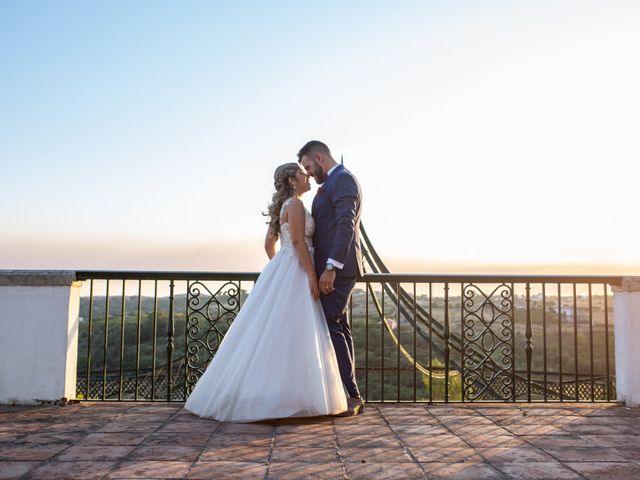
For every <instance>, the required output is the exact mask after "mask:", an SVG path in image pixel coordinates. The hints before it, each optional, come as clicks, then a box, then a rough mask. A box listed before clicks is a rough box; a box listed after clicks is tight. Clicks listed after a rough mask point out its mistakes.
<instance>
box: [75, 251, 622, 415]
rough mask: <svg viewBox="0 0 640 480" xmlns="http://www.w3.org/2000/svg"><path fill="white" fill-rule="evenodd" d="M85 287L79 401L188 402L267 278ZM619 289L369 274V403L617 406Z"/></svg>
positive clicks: (146, 279) (165, 278)
mask: <svg viewBox="0 0 640 480" xmlns="http://www.w3.org/2000/svg"><path fill="white" fill-rule="evenodd" d="M365 240H366V239H365ZM364 244H365V246H366V241H365V242H364ZM373 254H375V252H371V251H370V250H368V249H366V248H365V258H366V259H367V265H368V269H369V270H370V271H378V272H380V270H382V268H381V266H382V267H384V266H383V265H382V264H381V262H380V263H377V262H376V260H375V258H372V257H373ZM77 278H78V279H79V280H84V281H85V282H84V283H85V286H84V287H83V288H84V292H83V296H82V297H81V317H82V320H81V322H80V334H79V350H78V357H79V359H78V372H77V378H78V386H77V394H78V397H79V398H84V399H90V400H145V401H148V400H159V401H184V400H185V399H186V398H187V397H188V395H189V393H190V392H191V390H192V389H193V386H194V385H195V383H196V382H197V380H198V378H199V377H200V375H201V374H202V372H203V371H204V369H205V368H206V366H207V365H208V363H209V362H210V360H211V359H212V358H213V356H214V355H215V353H216V351H217V348H218V346H219V344H220V342H221V341H222V339H223V338H224V335H225V333H226V331H227V329H228V328H229V326H230V325H231V324H232V322H233V319H234V318H235V316H236V314H237V312H238V311H239V309H240V308H241V306H242V303H243V301H244V299H245V298H246V296H247V295H250V291H251V287H252V286H253V283H254V282H255V280H256V279H257V278H258V274H257V273H206V272H112V271H107V272H105V271H80V272H77ZM620 281H621V279H620V277H613V276H524V275H407V274H390V273H385V272H382V273H368V274H365V275H364V277H363V278H362V279H360V281H359V282H358V284H357V285H356V289H355V290H354V293H353V294H352V297H351V300H350V303H349V317H350V322H351V327H352V331H353V337H354V343H355V352H356V373H357V378H358V383H359V385H360V387H361V390H362V392H363V395H364V396H365V399H366V400H367V401H369V402H403V401H407V402H430V403H436V402H481V401H504V402H521V401H523V402H530V401H533V402H545V401H559V402H579V401H591V402H598V401H605V402H607V401H612V400H615V398H616V394H615V365H614V361H613V357H614V338H613V315H612V301H611V291H610V290H611V286H613V285H617V284H619V283H620Z"/></svg>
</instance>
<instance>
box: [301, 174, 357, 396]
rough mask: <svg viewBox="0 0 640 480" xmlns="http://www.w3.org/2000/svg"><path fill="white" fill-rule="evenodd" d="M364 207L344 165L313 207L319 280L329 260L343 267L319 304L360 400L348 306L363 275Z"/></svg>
mask: <svg viewBox="0 0 640 480" xmlns="http://www.w3.org/2000/svg"><path fill="white" fill-rule="evenodd" d="M361 204H362V192H361V190H360V185H358V181H357V180H356V179H355V177H354V176H353V175H352V174H351V172H349V171H348V170H347V169H346V168H344V166H342V165H338V166H337V167H335V168H334V170H333V171H332V172H331V175H328V176H327V177H326V178H325V181H324V183H323V184H322V185H321V186H320V188H319V189H318V192H317V194H316V196H315V198H314V199H313V206H312V208H311V213H312V215H313V218H314V220H315V224H316V228H315V233H314V236H313V243H314V246H315V252H314V261H315V268H316V273H317V274H318V277H319V276H320V275H321V274H322V272H323V271H324V269H325V265H326V264H327V260H328V259H329V258H331V259H332V260H335V261H336V262H339V263H342V264H343V265H344V266H343V268H341V269H340V268H336V269H335V271H336V279H335V282H334V285H333V286H334V288H335V290H334V291H333V292H331V293H330V294H328V295H320V301H321V302H322V308H323V310H324V314H325V316H326V317H327V324H328V326H329V332H330V333H331V340H332V342H333V347H334V349H335V351H336V357H337V359H338V367H339V369H340V377H341V379H342V382H343V383H344V385H345V387H346V389H347V391H348V392H349V395H350V396H352V397H359V396H360V392H359V391H358V385H357V384H356V378H355V368H354V355H353V338H352V336H351V328H350V327H349V322H348V321H347V304H348V302H349V297H350V295H351V291H352V290H353V287H354V286H355V284H356V280H357V278H358V276H359V275H362V255H361V252H360V211H361Z"/></svg>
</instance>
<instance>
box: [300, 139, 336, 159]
mask: <svg viewBox="0 0 640 480" xmlns="http://www.w3.org/2000/svg"><path fill="white" fill-rule="evenodd" d="M315 152H319V153H324V154H325V155H328V156H329V157H331V150H329V147H327V145H326V143H322V142H321V141H320V140H311V141H309V142H307V143H305V144H304V147H302V148H301V149H300V151H299V152H298V162H300V160H302V157H304V156H305V155H309V154H310V153H315Z"/></svg>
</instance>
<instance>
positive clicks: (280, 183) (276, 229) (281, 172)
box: [263, 162, 300, 239]
mask: <svg viewBox="0 0 640 480" xmlns="http://www.w3.org/2000/svg"><path fill="white" fill-rule="evenodd" d="M298 170H300V165H298V164H297V163H293V162H291V163H285V164H284V165H280V166H279V167H278V168H276V171H275V173H274V174H273V186H274V187H275V189H276V191H275V193H274V194H273V197H272V198H271V204H270V205H269V210H268V212H267V213H263V215H264V216H268V217H270V220H269V221H268V222H267V223H268V224H269V229H270V230H271V233H272V234H273V235H274V236H275V238H276V239H277V238H278V236H279V235H280V209H281V208H282V204H283V203H284V201H285V200H286V199H287V198H289V197H292V196H293V194H294V191H295V188H294V187H293V185H291V183H289V179H290V178H294V177H295V176H296V173H297V172H298Z"/></svg>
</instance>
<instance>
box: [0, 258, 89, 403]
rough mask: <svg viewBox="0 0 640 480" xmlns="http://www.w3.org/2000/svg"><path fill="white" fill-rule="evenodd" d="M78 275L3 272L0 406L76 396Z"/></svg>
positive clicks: (0, 280) (0, 285)
mask: <svg viewBox="0 0 640 480" xmlns="http://www.w3.org/2000/svg"><path fill="white" fill-rule="evenodd" d="M79 307H80V282H76V281H75V272H66V271H6V270H5V271H0V332H2V334H1V335H0V403H21V404H25V403H37V401H38V400H60V399H61V398H63V397H65V398H67V399H71V398H75V392H76V363H77V350H78V313H79Z"/></svg>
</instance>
